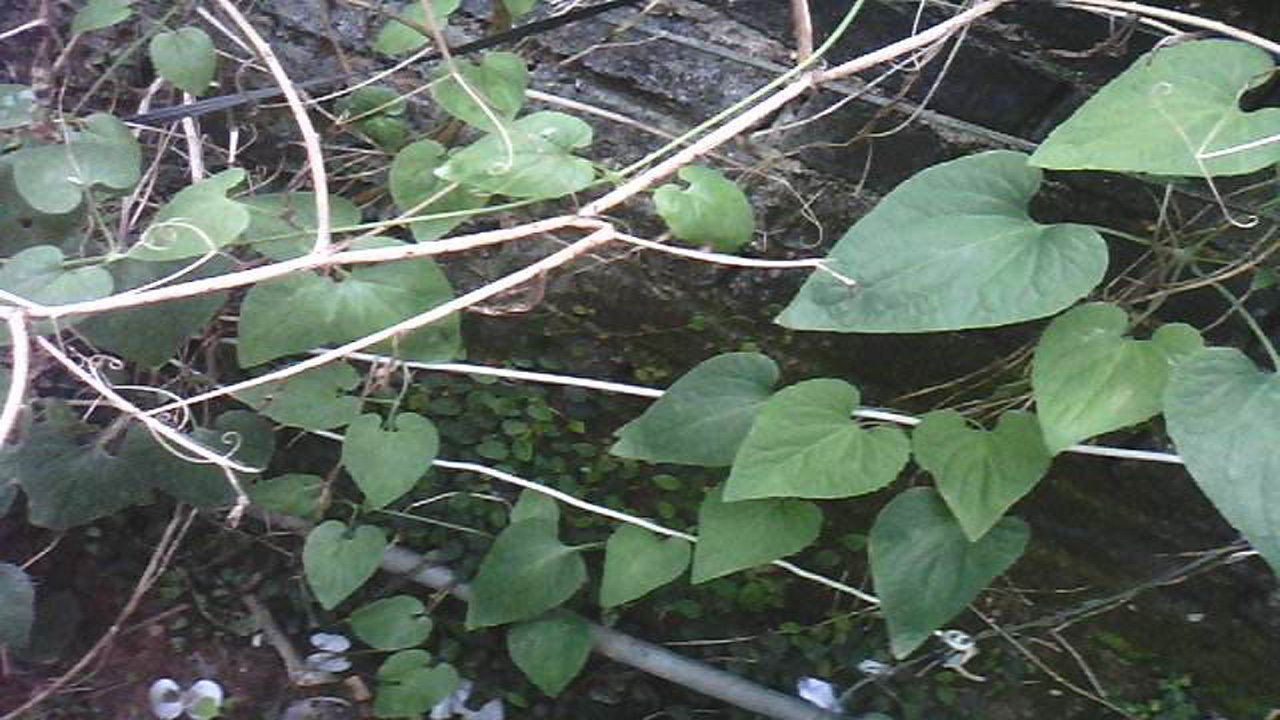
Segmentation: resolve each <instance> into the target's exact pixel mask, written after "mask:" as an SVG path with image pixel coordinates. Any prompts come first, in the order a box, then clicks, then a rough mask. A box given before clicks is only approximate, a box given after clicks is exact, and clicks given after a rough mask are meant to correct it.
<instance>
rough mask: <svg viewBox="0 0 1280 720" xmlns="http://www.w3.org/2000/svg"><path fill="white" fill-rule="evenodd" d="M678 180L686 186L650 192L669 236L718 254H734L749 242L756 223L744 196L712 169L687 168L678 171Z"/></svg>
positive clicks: (730, 181) (667, 186) (721, 174)
mask: <svg viewBox="0 0 1280 720" xmlns="http://www.w3.org/2000/svg"><path fill="white" fill-rule="evenodd" d="M679 175H680V179H681V180H684V181H685V182H687V183H689V187H688V188H686V189H683V190H682V189H681V188H680V186H679V185H675V184H668V185H663V186H662V187H660V188H658V189H657V190H655V191H654V192H653V202H654V204H655V205H657V206H658V214H659V215H661V216H662V219H663V221H665V222H666V223H667V227H669V228H671V234H672V235H675V236H676V239H678V240H680V241H682V242H684V243H686V244H689V245H707V246H710V247H711V249H713V250H716V251H718V252H734V251H735V250H737V249H738V248H741V247H742V246H743V245H746V244H747V243H749V242H751V236H752V234H754V233H755V229H756V221H755V216H754V214H753V213H752V211H751V202H750V201H749V200H747V196H746V194H744V193H743V192H742V190H741V189H739V188H738V186H737V185H735V184H734V183H733V181H732V180H730V179H728V178H726V177H725V176H724V173H721V172H720V171H719V170H713V169H711V168H704V167H696V166H687V167H684V168H681V169H680V173H679Z"/></svg>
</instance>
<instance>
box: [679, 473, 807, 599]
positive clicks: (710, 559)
mask: <svg viewBox="0 0 1280 720" xmlns="http://www.w3.org/2000/svg"><path fill="white" fill-rule="evenodd" d="M722 492H723V486H721V487H717V488H715V489H713V490H711V491H710V492H708V493H707V497H706V499H705V500H703V501H702V506H701V507H700V508H698V542H697V544H696V545H695V546H694V550H693V572H692V580H693V582H694V583H695V584H696V583H704V582H706V581H708V580H714V579H715V578H718V577H720V576H722V575H728V574H730V573H735V572H738V571H739V570H746V569H747V568H752V567H755V566H757V565H763V564H765V563H768V562H772V561H774V560H777V559H779V558H783V557H786V556H788V555H792V554H794V553H797V552H800V551H801V550H803V549H804V548H806V547H807V546H808V545H809V544H810V543H812V542H813V541H814V540H816V539H818V531H819V529H821V527H822V511H821V510H819V509H818V506H817V505H814V504H813V503H811V502H805V501H804V500H772V499H771V500H745V501H741V502H725V501H724V500H723V498H722Z"/></svg>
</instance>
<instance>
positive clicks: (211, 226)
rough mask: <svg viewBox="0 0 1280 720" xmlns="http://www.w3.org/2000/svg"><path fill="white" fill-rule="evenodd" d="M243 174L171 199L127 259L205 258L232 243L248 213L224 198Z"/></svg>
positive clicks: (226, 173) (209, 181) (234, 171)
mask: <svg viewBox="0 0 1280 720" xmlns="http://www.w3.org/2000/svg"><path fill="white" fill-rule="evenodd" d="M244 179H245V172H244V170H241V169H240V168H231V169H230V170H223V171H222V172H220V173H218V174H217V175H212V176H210V177H207V178H205V179H204V180H201V181H200V182H198V183H194V184H192V185H189V186H187V187H186V188H183V189H182V190H180V191H179V192H178V194H177V195H174V196H173V199H171V200H170V201H169V202H168V203H166V204H165V206H164V207H162V208H160V211H159V212H157V213H156V215H155V217H153V218H152V219H151V224H150V225H149V226H148V227H147V229H146V230H145V231H144V232H143V233H142V242H140V243H138V244H137V245H134V246H133V249H132V250H130V251H129V256H130V257H132V258H135V259H138V260H149V261H165V260H182V259H183V258H191V257H199V256H201V255H207V254H209V253H212V252H214V251H216V250H218V249H219V248H221V247H223V246H224V245H227V244H229V243H232V242H234V241H235V240H236V238H238V237H240V234H241V233H243V232H244V231H245V228H247V227H249V210H248V209H247V208H246V207H245V206H244V205H242V204H241V203H239V202H236V201H235V200H231V199H230V198H228V197H227V193H229V192H231V190H232V189H233V188H235V187H236V186H237V185H239V184H240V183H242V182H244Z"/></svg>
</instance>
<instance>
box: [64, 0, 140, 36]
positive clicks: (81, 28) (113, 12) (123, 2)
mask: <svg viewBox="0 0 1280 720" xmlns="http://www.w3.org/2000/svg"><path fill="white" fill-rule="evenodd" d="M131 1H132V0H89V1H88V2H86V3H85V4H84V7H82V8H80V9H79V10H77V11H76V14H75V17H73V18H72V19H71V34H72V35H79V34H80V33H86V32H92V31H94V30H101V29H103V28H109V27H111V26H112V25H115V24H116V23H122V22H124V21H125V20H128V19H129V16H130V15H132V14H133V8H131V7H129V4H130V2H131Z"/></svg>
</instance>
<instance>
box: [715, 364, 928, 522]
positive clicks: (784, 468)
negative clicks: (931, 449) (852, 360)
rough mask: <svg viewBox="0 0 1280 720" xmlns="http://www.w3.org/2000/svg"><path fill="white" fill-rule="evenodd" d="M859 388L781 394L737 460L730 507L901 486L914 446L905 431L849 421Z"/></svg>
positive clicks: (810, 383)
mask: <svg viewBox="0 0 1280 720" xmlns="http://www.w3.org/2000/svg"><path fill="white" fill-rule="evenodd" d="M858 400H859V394H858V389H857V388H855V387H854V386H852V385H850V384H849V383H846V382H844V381H843V380H830V379H819V380H806V381H804V382H801V383H796V384H795V385H792V386H791V387H788V388H784V389H782V390H779V391H778V392H777V394H775V395H774V396H773V397H772V398H769V400H768V402H766V403H765V404H764V407H763V408H761V410H760V415H759V417H757V418H756V422H755V424H754V425H752V426H751V431H750V432H749V433H747V438H746V440H745V441H744V442H743V443H742V447H741V448H739V449H738V454H737V456H736V457H735V458H734V460H733V470H732V472H731V473H730V474H729V482H728V483H727V484H726V485H725V489H724V497H725V500H726V501H730V502H732V501H736V500H754V499H759V498H768V497H799V498H813V499H830V498H842V497H851V496H854V495H865V494H867V493H870V492H875V491H876V490H879V489H880V488H882V487H884V486H885V485H888V484H889V483H891V482H893V480H894V478H896V477H897V476H898V472H899V471H901V470H902V468H903V467H904V466H906V464H907V458H908V456H909V455H910V443H909V442H908V441H907V436H906V435H904V434H903V432H902V431H901V430H899V429H897V428H893V427H877V428H872V429H870V430H866V429H863V428H862V427H860V426H859V425H858V424H857V423H855V422H853V421H852V420H850V419H849V414H850V413H852V412H853V410H854V408H855V407H857V405H858Z"/></svg>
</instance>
